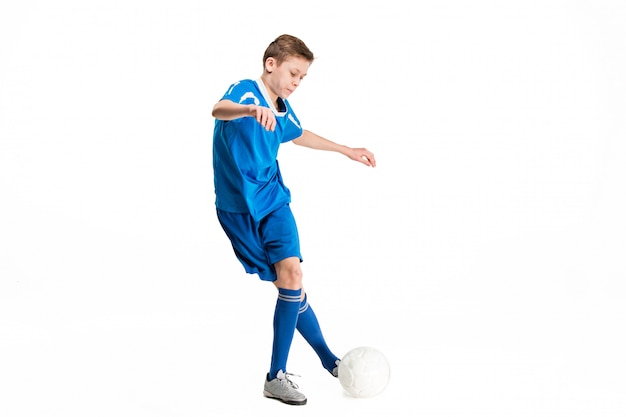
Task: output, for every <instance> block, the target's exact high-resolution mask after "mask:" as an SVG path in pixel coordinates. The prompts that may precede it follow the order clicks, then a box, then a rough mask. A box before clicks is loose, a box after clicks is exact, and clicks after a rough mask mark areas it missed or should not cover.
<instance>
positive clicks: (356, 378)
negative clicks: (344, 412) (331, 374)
mask: <svg viewBox="0 0 626 417" xmlns="http://www.w3.org/2000/svg"><path fill="white" fill-rule="evenodd" d="M390 371H391V369H390V367H389V361H387V358H386V357H385V355H383V354H382V353H381V352H380V351H379V350H377V349H374V348H373V347H368V346H362V347H357V348H354V349H352V350H350V351H349V352H348V353H346V354H345V356H344V357H343V358H342V359H341V362H339V369H338V370H337V372H338V377H339V382H340V383H341V386H342V387H343V389H344V390H345V391H346V392H347V393H348V394H350V395H351V396H353V397H357V398H364V397H373V396H375V395H378V394H380V393H381V392H383V391H384V390H385V388H387V384H388V383H389V377H390Z"/></svg>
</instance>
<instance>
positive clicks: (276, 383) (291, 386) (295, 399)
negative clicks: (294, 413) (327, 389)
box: [263, 370, 306, 405]
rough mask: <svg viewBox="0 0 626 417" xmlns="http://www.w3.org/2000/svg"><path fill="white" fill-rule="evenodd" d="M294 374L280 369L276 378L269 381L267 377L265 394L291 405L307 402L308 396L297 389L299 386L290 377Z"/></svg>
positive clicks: (264, 388)
mask: <svg viewBox="0 0 626 417" xmlns="http://www.w3.org/2000/svg"><path fill="white" fill-rule="evenodd" d="M290 375H292V374H285V373H284V372H283V371H282V370H281V371H278V375H276V378H274V379H272V380H271V381H268V380H267V378H268V377H269V374H268V376H266V377H265V386H264V387H263V395H264V396H266V397H267V398H273V399H275V400H279V401H282V402H284V403H285V404H291V405H304V404H306V397H305V396H304V394H302V393H301V392H299V391H297V389H298V386H297V385H296V384H295V383H294V382H293V381H292V380H290V379H289V376H290Z"/></svg>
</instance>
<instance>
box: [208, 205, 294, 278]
mask: <svg viewBox="0 0 626 417" xmlns="http://www.w3.org/2000/svg"><path fill="white" fill-rule="evenodd" d="M217 218H218V219H219V221H220V224H221V225H222V228H223V229H224V232H226V235H227V236H228V238H229V239H230V242H231V244H232V246H233V250H234V251H235V255H237V258H238V259H239V261H240V262H241V264H242V265H243V267H244V268H245V270H246V272H247V273H248V274H257V275H258V276H259V278H261V279H262V280H263V281H276V270H275V268H274V264H275V263H276V262H278V261H282V260H283V259H286V258H290V257H297V258H299V259H300V262H302V255H301V254H300V238H299V236H298V228H297V227H296V220H295V218H294V217H293V213H292V212H291V208H290V207H289V205H288V204H287V205H284V206H283V207H281V208H279V209H277V210H275V211H273V212H271V213H270V214H268V215H267V216H265V217H264V218H263V219H261V220H260V221H256V220H254V219H253V218H252V216H251V215H250V214H249V213H231V212H228V211H223V210H220V209H217Z"/></svg>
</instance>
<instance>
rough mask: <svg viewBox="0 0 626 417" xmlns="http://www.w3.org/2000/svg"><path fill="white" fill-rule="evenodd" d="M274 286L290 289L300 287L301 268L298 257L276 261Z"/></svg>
mask: <svg viewBox="0 0 626 417" xmlns="http://www.w3.org/2000/svg"><path fill="white" fill-rule="evenodd" d="M275 267H276V277H277V278H276V282H275V284H276V286H277V287H278V288H285V289H290V290H299V289H301V288H302V269H301V268H300V260H299V259H298V258H295V259H291V258H290V259H289V260H285V261H280V262H278V263H276V265H275Z"/></svg>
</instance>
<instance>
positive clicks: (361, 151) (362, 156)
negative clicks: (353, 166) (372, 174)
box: [347, 148, 376, 168]
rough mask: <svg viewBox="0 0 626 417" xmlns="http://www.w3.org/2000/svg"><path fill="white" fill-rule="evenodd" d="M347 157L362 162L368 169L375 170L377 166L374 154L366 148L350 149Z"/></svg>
mask: <svg viewBox="0 0 626 417" xmlns="http://www.w3.org/2000/svg"><path fill="white" fill-rule="evenodd" d="M347 155H348V158H350V159H352V160H353V161H357V162H360V163H362V164H365V165H367V166H368V167H372V168H374V167H375V166H376V158H374V154H373V153H371V152H370V151H368V150H367V149H365V148H350V149H349V151H348V154H347Z"/></svg>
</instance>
